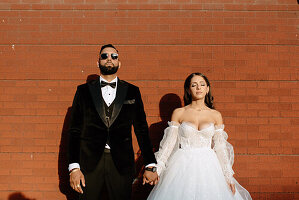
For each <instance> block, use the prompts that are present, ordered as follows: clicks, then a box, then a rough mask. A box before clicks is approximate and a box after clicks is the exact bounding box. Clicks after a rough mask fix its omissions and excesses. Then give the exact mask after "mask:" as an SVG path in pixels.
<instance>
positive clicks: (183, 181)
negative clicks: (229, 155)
mask: <svg viewBox="0 0 299 200" xmlns="http://www.w3.org/2000/svg"><path fill="white" fill-rule="evenodd" d="M234 183H235V185H236V193H235V194H233V193H232V192H231V190H230V188H229V186H228V184H227V182H226V180H225V178H224V175H223V172H222V169H221V166H220V163H219V161H218V158H217V156H216V154H215V152H214V151H213V150H212V149H211V148H197V149H190V150H185V149H179V150H178V151H176V152H175V153H174V154H173V155H172V156H171V157H170V160H169V162H168V164H167V167H166V169H165V170H164V171H163V172H162V174H161V176H160V181H159V183H158V184H157V185H156V186H155V187H154V188H153V190H152V191H151V193H150V195H149V197H148V200H220V199H221V200H230V199H232V200H239V199H240V200H244V199H246V200H247V199H251V197H250V195H249V193H248V192H247V191H246V189H244V188H243V187H242V186H241V185H240V184H238V182H237V181H236V180H235V179H234Z"/></svg>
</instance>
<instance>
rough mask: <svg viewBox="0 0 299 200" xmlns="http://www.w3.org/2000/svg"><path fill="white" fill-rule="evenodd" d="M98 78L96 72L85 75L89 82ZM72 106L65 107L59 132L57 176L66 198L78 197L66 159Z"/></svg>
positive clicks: (73, 199) (73, 198)
mask: <svg viewBox="0 0 299 200" xmlns="http://www.w3.org/2000/svg"><path fill="white" fill-rule="evenodd" d="M97 78H99V75H97V74H91V75H89V76H88V77H87V79H86V82H90V81H92V80H95V79H97ZM71 110H72V108H71V107H69V108H68V109H67V113H66V115H65V118H64V122H63V128H62V132H61V139H60V145H59V157H58V176H59V190H60V192H61V193H62V194H64V195H65V196H66V198H67V200H75V199H78V193H77V192H75V191H74V190H73V189H72V188H71V186H70V181H69V172H68V161H67V143H68V135H67V134H68V133H67V131H68V128H69V118H70V115H71Z"/></svg>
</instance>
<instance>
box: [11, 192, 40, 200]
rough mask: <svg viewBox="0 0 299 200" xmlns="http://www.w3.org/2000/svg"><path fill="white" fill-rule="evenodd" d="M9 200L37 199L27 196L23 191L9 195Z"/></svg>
mask: <svg viewBox="0 0 299 200" xmlns="http://www.w3.org/2000/svg"><path fill="white" fill-rule="evenodd" d="M7 200H35V199H29V198H27V197H25V196H24V195H23V194H22V193H21V192H15V193H12V194H10V195H9V197H8V199H7Z"/></svg>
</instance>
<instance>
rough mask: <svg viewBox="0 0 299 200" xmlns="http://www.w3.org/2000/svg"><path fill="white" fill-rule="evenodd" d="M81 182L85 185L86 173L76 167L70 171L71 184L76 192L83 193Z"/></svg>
mask: <svg viewBox="0 0 299 200" xmlns="http://www.w3.org/2000/svg"><path fill="white" fill-rule="evenodd" d="M80 183H82V186H83V187H85V179H84V175H83V173H82V172H81V170H80V169H74V171H72V172H71V173H70V185H71V187H72V188H73V189H74V190H75V191H76V192H79V193H81V194H83V190H82V188H81V184H80Z"/></svg>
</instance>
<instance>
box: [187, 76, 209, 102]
mask: <svg viewBox="0 0 299 200" xmlns="http://www.w3.org/2000/svg"><path fill="white" fill-rule="evenodd" d="M209 89H210V88H209V86H207V83H206V81H205V79H204V78H203V77H201V76H194V77H192V79H191V83H190V93H191V96H192V99H193V100H199V99H204V98H205V96H206V94H207V93H208V92H209Z"/></svg>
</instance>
